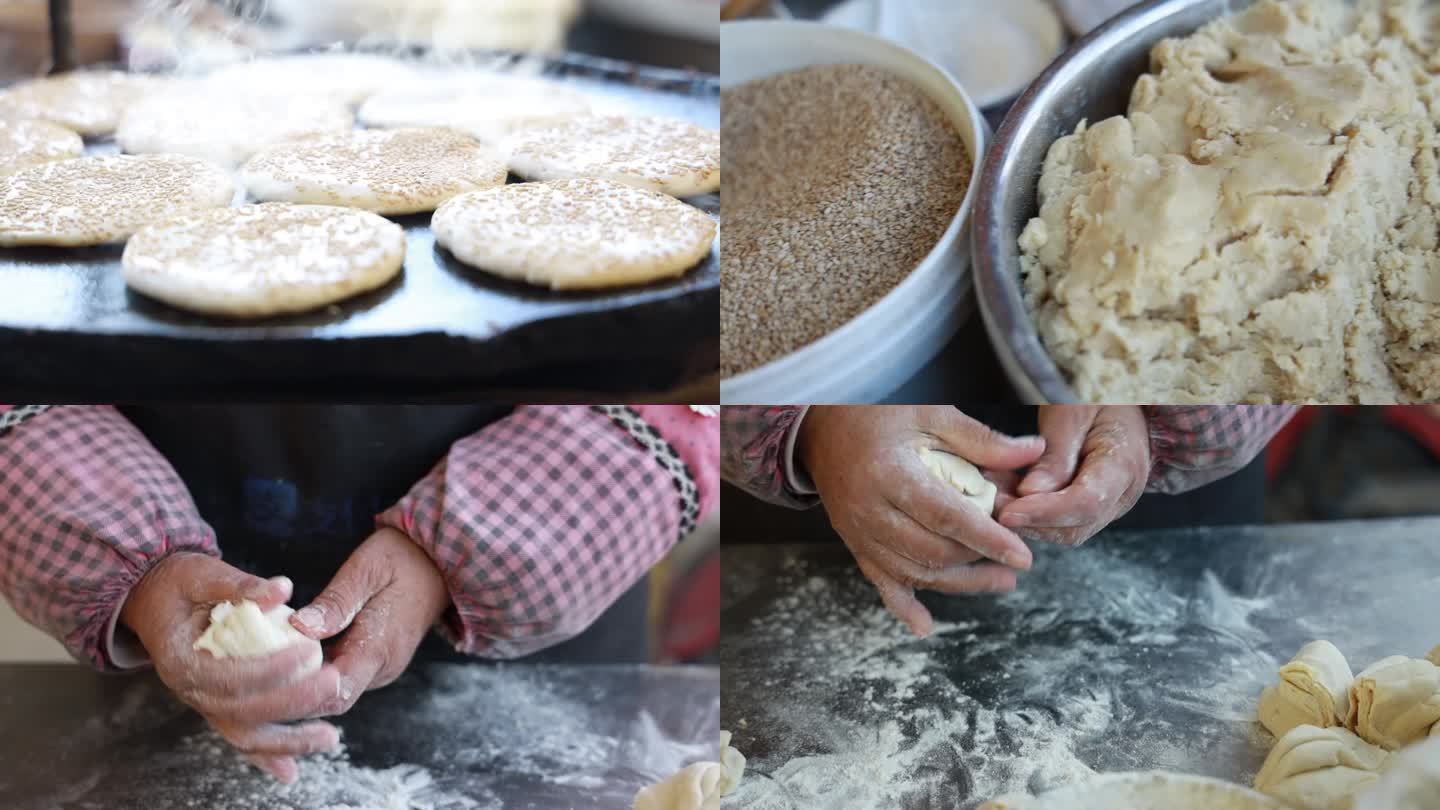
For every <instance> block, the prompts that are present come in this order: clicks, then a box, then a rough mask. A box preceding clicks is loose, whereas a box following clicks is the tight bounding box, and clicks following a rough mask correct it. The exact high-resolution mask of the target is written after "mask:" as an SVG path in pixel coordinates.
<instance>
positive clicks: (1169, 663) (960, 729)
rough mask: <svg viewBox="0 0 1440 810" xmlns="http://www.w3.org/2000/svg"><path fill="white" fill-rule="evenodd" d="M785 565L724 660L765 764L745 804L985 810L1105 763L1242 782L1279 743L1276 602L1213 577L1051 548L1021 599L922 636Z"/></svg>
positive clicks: (747, 786)
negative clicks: (1262, 620) (1272, 618)
mask: <svg viewBox="0 0 1440 810" xmlns="http://www.w3.org/2000/svg"><path fill="white" fill-rule="evenodd" d="M1062 557H1063V560H1062V559H1061V558H1062ZM781 570H782V574H781V583H780V588H779V592H780V594H781V595H780V596H778V597H775V598H773V599H772V601H770V602H769V604H768V606H767V609H766V610H764V611H763V612H762V613H760V614H758V615H756V616H755V617H754V618H753V619H751V620H750V622H749V623H748V625H747V626H745V628H744V629H743V631H742V632H739V633H737V634H736V635H735V636H734V637H731V636H730V635H729V631H728V629H727V634H726V640H725V642H724V643H723V646H722V650H721V666H722V669H723V671H724V684H723V686H724V691H725V703H724V706H723V715H724V725H725V726H726V727H727V728H732V729H734V730H735V731H736V739H735V744H736V745H737V747H739V748H740V749H741V751H742V752H743V753H745V754H746V755H747V757H749V758H750V765H749V769H748V770H747V772H746V778H745V781H744V782H742V784H741V786H740V788H739V790H738V791H737V792H736V793H734V794H732V795H731V796H729V797H727V798H726V808H727V810H728V809H729V808H736V809H737V810H790V809H792V808H793V810H852V809H853V810H869V809H870V808H879V807H945V808H972V807H974V806H975V805H976V804H978V803H979V802H980V801H983V800H984V799H986V798H991V797H993V796H996V795H1000V794H1004V793H1012V792H1016V791H1025V790H1030V791H1037V790H1045V789H1050V788H1053V787H1056V786H1059V785H1063V784H1067V783H1070V782H1074V781H1077V780H1083V779H1085V778H1088V777H1089V776H1091V775H1093V774H1094V773H1095V772H1096V771H1112V770H1130V769H1140V768H1151V767H1156V768H1163V767H1169V768H1178V769H1180V770H1188V771H1191V772H1197V771H1201V772H1203V771H1205V770H1207V769H1208V770H1212V771H1213V770H1226V769H1229V770H1234V769H1235V768H1237V767H1244V766H1241V765H1237V764H1236V763H1237V762H1243V761H1246V758H1247V757H1249V756H1250V755H1251V749H1252V747H1254V748H1257V749H1258V748H1259V746H1261V745H1263V741H1260V740H1258V739H1253V738H1255V735H1254V734H1253V733H1252V732H1251V731H1250V730H1249V727H1250V726H1252V725H1253V724H1252V723H1251V722H1250V721H1251V720H1253V717H1254V700H1255V695H1256V694H1258V692H1259V689H1260V686H1261V684H1262V682H1263V679H1264V678H1265V677H1267V676H1273V673H1274V668H1275V666H1276V662H1275V661H1274V659H1273V657H1272V656H1270V655H1268V654H1267V653H1265V652H1264V651H1263V650H1261V649H1260V645H1261V644H1262V643H1264V642H1265V634H1264V633H1263V632H1261V631H1259V630H1257V629H1256V628H1255V626H1254V625H1253V624H1252V621H1251V620H1252V617H1253V615H1254V614H1255V613H1256V612H1257V611H1261V610H1263V609H1264V608H1265V607H1266V603H1265V602H1264V601H1263V600H1255V599H1246V598H1243V597H1241V596H1238V595H1236V594H1235V593H1232V592H1231V591H1230V590H1229V589H1227V587H1226V586H1225V584H1224V583H1223V582H1221V580H1220V578H1219V577H1217V576H1216V575H1215V574H1214V573H1212V572H1208V571H1206V572H1204V574H1203V575H1202V576H1201V577H1200V582H1199V584H1198V586H1197V584H1196V582H1195V579H1194V574H1193V573H1192V574H1190V575H1189V577H1190V578H1189V580H1188V581H1185V580H1184V579H1183V576H1182V575H1178V574H1176V573H1174V572H1172V571H1169V570H1167V566H1166V564H1165V562H1164V561H1161V562H1159V563H1157V562H1156V561H1155V560H1153V559H1152V560H1147V561H1145V562H1143V563H1142V562H1136V561H1133V560H1130V559H1127V558H1126V557H1125V556H1123V555H1120V554H1107V553H1105V550H1103V549H1097V548H1091V549H1087V550H1086V551H1085V553H1075V552H1073V551H1066V550H1056V549H1050V548H1041V549H1037V564H1036V567H1035V570H1034V571H1033V572H1031V573H1030V574H1028V575H1027V576H1026V577H1024V578H1022V580H1021V589H1020V590H1019V591H1017V592H1016V593H1015V594H1011V595H1009V596H1006V597H1003V598H998V599H983V598H982V599H965V598H953V599H951V598H943V599H930V598H929V597H927V602H928V604H930V605H931V607H932V610H933V611H934V612H935V614H936V620H937V621H936V627H935V632H934V634H933V635H932V636H931V637H930V638H929V639H925V640H922V639H917V638H915V637H913V636H911V635H910V634H909V633H908V632H907V631H906V630H905V628H904V627H903V626H902V625H901V624H900V623H899V622H898V621H896V620H895V619H894V618H893V617H892V616H890V614H889V613H887V612H886V611H885V610H884V609H883V608H882V607H881V606H880V605H879V603H878V599H877V598H876V597H875V596H874V593H873V591H872V589H871V588H870V586H869V585H868V584H867V583H866V582H865V581H864V580H863V579H862V578H860V577H859V575H858V574H856V573H854V572H853V571H850V572H846V573H843V574H841V573H838V572H836V571H834V570H827V571H826V572H825V573H824V575H820V574H818V573H817V572H816V571H815V570H812V569H811V568H810V567H809V566H808V565H807V563H805V562H804V561H803V560H801V559H798V558H793V557H792V558H789V559H788V560H787V561H786V562H785V563H784V564H783V565H782V568H781ZM1161 706H1163V707H1164V708H1163V711H1155V710H1154V709H1155V708H1156V707H1161ZM1220 739H1224V740H1228V741H1229V742H1228V743H1217V740H1220ZM1217 749H1219V750H1220V753H1219V755H1218V756H1220V757H1223V758H1225V759H1226V760H1227V761H1226V762H1224V763H1221V764H1219V765H1217V764H1215V763H1213V762H1212V763H1210V764H1209V765H1207V764H1206V763H1205V760H1206V757H1207V756H1211V755H1212V754H1213V753H1214V752H1215V751H1216V750H1217ZM1261 750H1263V749H1261Z"/></svg>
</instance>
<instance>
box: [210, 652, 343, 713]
mask: <svg viewBox="0 0 1440 810" xmlns="http://www.w3.org/2000/svg"><path fill="white" fill-rule="evenodd" d="M341 681H342V677H341V673H340V671H339V670H337V669H336V668H335V667H334V666H333V665H332V664H325V665H324V666H322V667H320V669H319V670H317V671H316V672H314V673H312V674H310V675H306V676H304V677H302V678H300V679H299V680H296V681H293V682H288V683H282V684H280V685H278V686H276V687H274V688H272V689H269V690H267V691H264V692H261V693H258V694H254V695H248V696H240V697H229V698H225V699H219V700H213V701H210V702H209V703H207V704H206V708H205V709H204V711H205V712H206V714H208V715H210V716H213V717H219V718H226V719H234V720H239V721H241V722H249V723H288V722H291V721H294V720H309V719H312V718H316V717H321V716H324V715H325V712H324V711H323V710H324V708H325V707H326V706H329V705H332V704H333V702H334V701H335V699H336V696H337V695H341V694H342V692H343V691H344V690H343V686H342V683H341Z"/></svg>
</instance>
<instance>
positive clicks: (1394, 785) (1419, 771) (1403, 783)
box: [1355, 739, 1440, 810]
mask: <svg viewBox="0 0 1440 810" xmlns="http://www.w3.org/2000/svg"><path fill="white" fill-rule="evenodd" d="M1355 806H1356V807H1360V808H1372V807H1373V808H1383V810H1434V808H1435V807H1437V806H1440V739H1432V740H1429V741H1427V742H1423V743H1420V744H1419V745H1412V746H1410V747H1409V748H1406V749H1405V750H1404V751H1401V752H1400V753H1398V754H1396V755H1395V756H1394V757H1392V758H1391V759H1390V763H1389V765H1388V766H1387V767H1386V768H1385V774H1384V775H1383V776H1381V777H1380V780H1379V781H1377V782H1376V783H1375V784H1374V785H1371V786H1370V787H1368V788H1366V789H1365V791H1364V792H1362V793H1361V794H1360V795H1359V796H1358V797H1356V800H1355Z"/></svg>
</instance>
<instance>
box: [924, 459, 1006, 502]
mask: <svg viewBox="0 0 1440 810" xmlns="http://www.w3.org/2000/svg"><path fill="white" fill-rule="evenodd" d="M915 453H916V454H917V455H919V456H920V461H921V462H923V463H924V464H925V466H926V467H928V468H930V472H932V473H934V474H936V475H938V476H940V478H941V479H942V480H944V481H945V483H947V484H949V485H950V486H952V487H955V488H956V489H958V490H960V495H961V497H963V498H964V499H965V500H967V501H969V502H971V503H973V504H975V506H976V507H977V508H978V509H979V510H980V511H981V512H984V513H985V514H986V515H987V516H988V515H990V514H991V513H992V512H994V511H995V495H996V493H997V492H998V488H997V487H996V486H995V484H994V483H992V482H991V481H990V480H989V479H987V478H986V477H985V476H983V475H981V474H980V469H979V468H978V467H976V466H975V465H974V464H971V463H970V462H968V461H966V460H965V459H963V458H960V457H959V456H957V455H955V454H954V453H947V452H945V451H944V450H935V449H932V448H929V447H921V448H920V449H918V450H916V451H915Z"/></svg>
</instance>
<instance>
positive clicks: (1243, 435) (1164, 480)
mask: <svg viewBox="0 0 1440 810" xmlns="http://www.w3.org/2000/svg"><path fill="white" fill-rule="evenodd" d="M1144 410H1145V416H1146V421H1147V422H1148V423H1149V426H1150V480H1149V483H1148V484H1147V486H1146V490H1147V491H1149V492H1161V493H1167V494H1172V495H1173V494H1177V493H1181V492H1187V491H1189V490H1192V489H1196V488H1197V487H1201V486H1204V485H1205V484H1208V483H1210V482H1212V481H1216V480H1218V479H1220V478H1224V477H1225V476H1227V475H1230V474H1232V473H1235V472H1238V471H1239V470H1240V469H1242V468H1243V467H1244V466H1245V465H1247V464H1249V463H1250V462H1251V461H1253V460H1254V459H1255V457H1256V456H1258V455H1260V453H1261V452H1262V451H1263V450H1264V449H1265V446H1266V445H1268V444H1269V443H1270V439H1272V438H1273V437H1274V436H1275V434H1276V433H1278V432H1279V431H1280V429H1281V428H1283V427H1284V426H1285V423H1286V422H1289V421H1290V419H1291V417H1293V416H1294V415H1295V413H1296V412H1297V411H1298V410H1299V408H1298V406H1290V405H1185V406H1167V405H1147V406H1145V408H1144Z"/></svg>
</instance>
